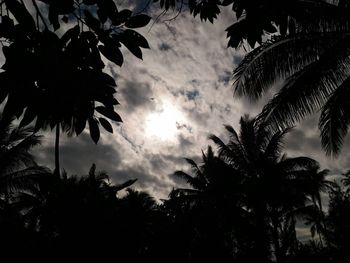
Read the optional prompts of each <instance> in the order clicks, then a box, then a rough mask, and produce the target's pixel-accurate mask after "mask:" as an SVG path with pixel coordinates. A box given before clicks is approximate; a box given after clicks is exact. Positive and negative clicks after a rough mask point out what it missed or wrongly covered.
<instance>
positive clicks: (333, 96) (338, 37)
mask: <svg viewBox="0 0 350 263" xmlns="http://www.w3.org/2000/svg"><path fill="white" fill-rule="evenodd" d="M300 2H303V1H300ZM308 2H311V3H316V6H315V7H313V8H311V9H310V10H307V13H306V14H305V13H303V12H300V13H299V17H293V19H292V20H290V21H295V24H296V26H295V27H294V29H293V30H291V29H290V30H289V31H288V32H287V34H285V35H283V34H282V35H277V36H272V37H270V38H268V39H267V40H266V41H264V42H263V43H262V44H261V45H260V46H258V47H257V48H255V49H254V50H253V51H251V52H250V53H248V54H247V55H246V56H245V58H244V59H243V60H242V62H241V63H240V64H239V65H238V67H237V68H236V69H235V71H234V79H235V82H234V88H235V90H236V92H237V93H238V94H239V95H247V96H248V97H250V98H252V99H258V98H260V97H261V96H262V95H263V94H264V93H266V91H267V90H268V89H269V88H271V87H272V86H273V84H275V83H276V82H277V81H279V80H281V79H282V80H284V83H283V85H282V88H281V89H280V90H279V92H278V94H277V95H276V96H274V97H273V99H272V100H271V101H270V102H269V103H268V104H267V105H266V106H265V108H264V111H263V113H262V118H265V119H269V121H270V122H272V123H273V124H274V125H273V127H274V128H275V129H277V130H278V129H279V127H288V126H291V125H293V124H294V123H295V122H296V121H298V120H300V119H302V118H304V117H305V116H307V115H309V114H311V113H315V112H318V111H319V110H320V111H321V116H320V119H319V128H320V130H321V141H322V146H323V148H324V149H325V151H326V153H327V154H337V153H339V150H340V147H341V145H342V143H343V138H344V136H345V135H346V133H347V129H348V123H349V113H348V101H349V99H348V97H349V94H350V92H349V90H348V86H349V85H348V83H349V79H348V78H349V59H348V57H349V48H348V46H349V38H348V33H349V16H348V12H349V5H348V3H347V1H337V2H334V1H308ZM293 5H294V3H293ZM298 12H299V11H298ZM252 76H254V77H252Z"/></svg>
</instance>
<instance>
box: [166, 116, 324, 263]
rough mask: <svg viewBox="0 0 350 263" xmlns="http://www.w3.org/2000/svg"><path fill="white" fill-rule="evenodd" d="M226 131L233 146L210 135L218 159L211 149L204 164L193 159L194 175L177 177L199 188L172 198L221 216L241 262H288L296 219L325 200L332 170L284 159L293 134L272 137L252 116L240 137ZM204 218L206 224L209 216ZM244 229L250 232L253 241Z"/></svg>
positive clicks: (303, 159) (220, 221)
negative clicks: (323, 194)
mask: <svg viewBox="0 0 350 263" xmlns="http://www.w3.org/2000/svg"><path fill="white" fill-rule="evenodd" d="M225 127H226V129H227V131H228V132H229V138H230V140H229V142H228V143H224V142H223V141H222V140H221V139H219V138H218V137H216V136H215V135H211V136H210V138H211V139H212V140H213V141H214V142H215V144H216V145H217V146H218V147H219V155H218V156H215V155H214V153H213V151H212V149H211V148H210V147H209V148H208V152H207V154H203V164H202V165H200V166H198V165H197V164H196V163H195V162H194V161H192V160H189V159H187V161H188V162H189V163H190V165H191V166H192V170H193V173H194V175H193V176H191V175H188V174H186V173H184V172H176V173H175V174H176V175H177V176H180V177H181V178H183V179H185V180H186V181H187V182H188V183H189V185H190V186H191V187H192V188H193V189H176V190H174V191H173V193H172V198H174V197H177V198H178V200H179V201H181V202H180V203H182V206H183V208H185V209H186V207H187V209H188V207H190V208H191V204H192V206H193V205H194V207H197V208H198V207H199V211H205V212H206V213H208V215H215V216H214V218H216V220H218V222H216V221H215V222H216V224H215V225H217V226H218V225H220V224H222V225H223V226H224V227H223V228H222V229H221V232H222V233H225V234H226V235H227V236H229V239H226V240H225V239H221V241H224V242H226V245H227V246H228V247H227V248H228V251H230V253H231V257H232V255H233V254H236V255H235V256H236V260H243V261H244V260H245V261H246V260H253V259H254V260H257V259H259V261H261V262H269V261H270V260H271V259H272V258H273V257H275V258H276V260H277V262H286V260H287V256H288V255H290V254H291V253H293V249H295V248H296V247H297V239H296V232H295V223H296V217H297V216H299V214H300V213H301V211H303V209H304V210H305V207H307V206H313V205H314V203H315V202H313V200H317V201H319V197H320V193H319V192H320V191H321V190H324V189H323V186H324V185H327V183H326V182H325V181H324V180H325V178H324V175H325V174H326V173H327V171H322V172H320V173H319V174H318V170H319V165H318V163H317V162H316V161H314V160H312V159H310V158H307V157H296V158H287V157H286V156H285V155H282V153H281V151H282V146H283V138H284V136H285V134H286V133H287V132H288V131H289V129H285V130H281V131H279V132H272V131H271V129H270V128H269V127H268V124H267V123H263V122H259V119H250V118H249V117H247V116H245V117H244V118H241V121H240V128H241V130H240V132H239V133H238V132H236V131H235V130H234V129H233V128H232V127H231V126H225ZM315 173H316V174H315ZM186 203H187V205H186ZM319 204H320V203H316V205H317V207H316V208H318V205H319ZM302 208H303V209H302ZM225 211H226V212H225ZM227 211H229V212H227ZM197 213H200V212H197ZM201 213H203V212H201ZM220 213H221V215H220V216H221V217H220V216H218V215H219V214H220ZM199 218H200V219H201V222H205V220H204V218H205V217H204V216H199ZM226 220H227V221H226ZM211 222H214V220H213V219H211ZM223 222H224V223H223ZM235 223H236V225H234V224H235ZM197 227H198V226H197ZM238 228H243V229H244V231H243V233H244V234H245V235H247V236H248V238H247V239H244V238H242V236H241V234H242V233H240V232H239V231H238V230H237V229H238ZM204 231H205V230H204ZM214 232H217V233H219V232H220V231H219V230H218V229H216V230H215V231H214ZM199 233H201V232H200V231H199ZM204 233H205V232H204ZM235 235H236V236H235ZM222 237H223V236H221V238H222ZM219 240H220V239H219ZM215 242H216V243H217V244H219V242H218V241H215ZM244 242H246V243H245V244H244ZM242 244H243V245H242ZM235 246H236V247H235ZM240 246H241V247H240ZM233 247H235V248H233ZM235 249H236V252H234V250H235ZM202 250H203V249H202ZM242 251H245V253H242ZM203 255H204V256H203V258H205V257H207V256H205V255H206V253H204V254H203ZM226 260H227V261H229V259H226ZM231 260H232V258H231Z"/></svg>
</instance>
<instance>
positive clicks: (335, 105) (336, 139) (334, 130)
mask: <svg viewBox="0 0 350 263" xmlns="http://www.w3.org/2000/svg"><path fill="white" fill-rule="evenodd" d="M349 124H350V77H349V78H348V79H347V80H345V81H344V82H343V83H342V84H341V85H340V86H339V87H338V88H337V89H336V90H335V91H334V93H333V94H332V95H331V97H330V98H329V100H328V101H327V103H326V104H325V105H324V106H323V108H322V111H321V116H320V120H319V129H320V131H321V143H322V147H323V148H324V150H325V151H326V153H327V154H328V155H334V156H336V155H338V154H339V152H340V148H341V146H342V145H343V142H344V137H345V136H346V134H347V132H348V127H349Z"/></svg>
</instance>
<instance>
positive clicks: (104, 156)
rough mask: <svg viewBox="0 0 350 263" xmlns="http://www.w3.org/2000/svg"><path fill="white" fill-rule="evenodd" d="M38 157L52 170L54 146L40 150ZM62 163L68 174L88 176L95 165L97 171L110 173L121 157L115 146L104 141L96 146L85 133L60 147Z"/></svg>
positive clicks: (38, 150) (70, 139)
mask: <svg viewBox="0 0 350 263" xmlns="http://www.w3.org/2000/svg"><path fill="white" fill-rule="evenodd" d="M61 137H63V136H61ZM36 156H37V161H38V163H39V164H45V165H48V166H51V168H52V164H53V163H54V162H53V160H54V146H53V145H49V146H46V147H40V148H38V149H37V153H36ZM48 156H51V158H48ZM50 159H51V160H50ZM60 161H61V168H62V169H65V170H66V171H67V172H68V174H86V173H87V172H88V171H89V168H90V167H91V165H92V164H93V163H95V164H96V166H97V170H104V171H106V172H108V173H109V172H110V171H111V169H110V167H112V166H118V165H119V164H120V162H121V156H120V154H119V152H118V151H117V150H115V149H114V148H113V145H111V144H106V143H105V142H103V141H102V140H100V142H99V144H97V145H95V144H94V143H93V142H92V140H91V138H90V137H89V135H88V134H87V133H83V134H81V135H80V136H79V137H77V138H68V140H65V142H64V143H63V144H62V145H61V146H60Z"/></svg>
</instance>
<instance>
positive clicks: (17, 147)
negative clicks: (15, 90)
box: [0, 116, 49, 195]
mask: <svg viewBox="0 0 350 263" xmlns="http://www.w3.org/2000/svg"><path fill="white" fill-rule="evenodd" d="M13 121H14V119H13V118H6V117H3V116H2V117H0V194H1V195H2V194H6V193H10V192H13V191H15V190H20V189H26V188H28V187H31V186H32V184H34V183H35V181H34V179H35V178H38V177H39V176H40V175H44V174H47V173H48V172H49V171H48V169H47V168H45V167H42V166H39V165H38V164H37V163H36V162H35V160H34V157H33V155H32V154H31V153H30V150H31V149H32V148H33V147H35V146H37V145H38V144H39V143H40V138H41V137H40V136H38V135H34V134H33V128H30V127H19V126H16V125H14V124H13Z"/></svg>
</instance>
